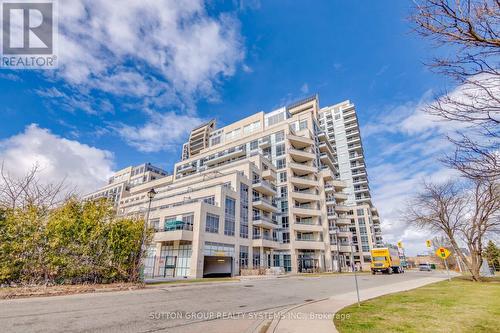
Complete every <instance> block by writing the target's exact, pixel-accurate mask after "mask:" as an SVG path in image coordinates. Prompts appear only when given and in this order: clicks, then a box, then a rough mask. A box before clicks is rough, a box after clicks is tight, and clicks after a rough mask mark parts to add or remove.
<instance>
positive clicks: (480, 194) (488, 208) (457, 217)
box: [404, 179, 500, 281]
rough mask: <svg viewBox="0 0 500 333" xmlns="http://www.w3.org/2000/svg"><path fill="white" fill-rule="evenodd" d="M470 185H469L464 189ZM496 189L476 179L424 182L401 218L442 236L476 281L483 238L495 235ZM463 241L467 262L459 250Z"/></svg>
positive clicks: (499, 208)
mask: <svg viewBox="0 0 500 333" xmlns="http://www.w3.org/2000/svg"><path fill="white" fill-rule="evenodd" d="M467 185H470V186H467ZM499 215H500V188H499V186H498V184H495V183H492V182H487V181H484V180H482V179H477V180H475V181H474V182H469V183H467V184H464V183H459V182H458V181H448V182H446V183H443V184H433V183H424V185H423V190H422V191H421V192H420V193H418V194H416V195H415V197H414V198H413V200H411V201H410V202H409V204H408V207H407V210H406V212H405V214H404V219H405V220H406V222H407V223H408V224H410V225H415V226H417V227H420V228H423V229H428V230H430V231H433V232H436V233H440V234H442V235H444V236H446V237H447V238H448V240H449V243H450V245H451V247H452V249H453V251H454V252H455V253H456V254H457V255H458V256H459V257H460V260H461V261H462V262H463V263H464V264H465V266H466V267H467V269H468V271H469V272H470V273H471V275H472V277H473V279H474V280H476V281H477V280H479V270H480V268H481V263H482V247H483V242H484V241H485V240H486V237H487V236H488V235H489V234H491V233H497V232H499V228H500V216H499ZM460 242H464V243H465V244H466V246H467V247H468V249H469V252H470V260H469V258H467V257H466V256H465V255H464V253H463V252H462V251H461V250H460V245H459V243H460Z"/></svg>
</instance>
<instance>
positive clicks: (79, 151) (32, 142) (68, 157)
mask: <svg viewBox="0 0 500 333" xmlns="http://www.w3.org/2000/svg"><path fill="white" fill-rule="evenodd" d="M0 161H3V162H4V166H5V169H6V170H7V172H8V173H9V174H11V175H12V176H22V175H24V174H25V173H26V172H27V171H28V170H29V169H31V168H32V167H33V165H35V164H38V165H39V167H40V170H41V173H40V176H41V179H42V181H45V182H47V183H50V182H53V183H59V182H60V181H61V180H62V179H64V178H66V183H67V184H68V185H70V186H71V187H73V186H75V187H76V189H77V190H78V192H80V193H86V192H90V191H93V190H95V189H96V188H97V187H99V186H102V185H103V184H104V183H105V181H106V180H107V179H108V177H109V176H110V175H112V173H113V172H112V167H113V155H112V154H111V153H110V152H109V151H106V150H101V149H98V148H95V147H91V146H88V145H86V144H82V143H80V142H78V141H75V140H68V139H65V138H62V137H60V136H57V135H54V134H52V133H51V132H50V131H49V130H47V129H43V128H40V127H38V125H36V124H31V125H29V126H27V127H26V128H25V130H24V132H22V133H19V134H17V135H14V136H11V137H10V138H7V139H4V140H2V141H0Z"/></svg>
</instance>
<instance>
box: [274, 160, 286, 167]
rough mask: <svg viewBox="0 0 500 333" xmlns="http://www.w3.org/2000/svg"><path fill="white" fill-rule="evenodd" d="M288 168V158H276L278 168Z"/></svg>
mask: <svg viewBox="0 0 500 333" xmlns="http://www.w3.org/2000/svg"><path fill="white" fill-rule="evenodd" d="M283 168H286V159H284V158H282V159H280V160H276V169H283Z"/></svg>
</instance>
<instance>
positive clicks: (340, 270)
mask: <svg viewBox="0 0 500 333" xmlns="http://www.w3.org/2000/svg"><path fill="white" fill-rule="evenodd" d="M333 227H334V228H335V243H337V271H338V272H339V273H342V267H341V266H340V245H339V227H337V222H336V221H335V220H334V222H333Z"/></svg>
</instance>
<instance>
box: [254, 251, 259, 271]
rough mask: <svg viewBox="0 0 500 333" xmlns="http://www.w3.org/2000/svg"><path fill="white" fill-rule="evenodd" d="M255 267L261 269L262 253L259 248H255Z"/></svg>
mask: <svg viewBox="0 0 500 333" xmlns="http://www.w3.org/2000/svg"><path fill="white" fill-rule="evenodd" d="M253 267H254V268H256V267H260V252H259V248H255V249H254V251H253Z"/></svg>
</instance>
